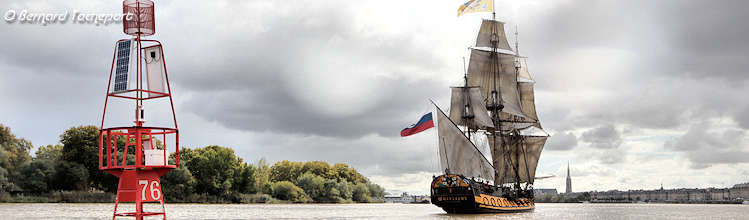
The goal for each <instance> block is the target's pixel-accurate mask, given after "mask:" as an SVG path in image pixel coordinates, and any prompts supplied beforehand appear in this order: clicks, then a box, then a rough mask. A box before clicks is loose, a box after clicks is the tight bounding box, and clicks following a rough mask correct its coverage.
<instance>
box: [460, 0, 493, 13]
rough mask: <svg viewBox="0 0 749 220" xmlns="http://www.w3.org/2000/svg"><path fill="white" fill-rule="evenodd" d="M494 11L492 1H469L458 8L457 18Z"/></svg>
mask: <svg viewBox="0 0 749 220" xmlns="http://www.w3.org/2000/svg"><path fill="white" fill-rule="evenodd" d="M491 11H494V0H469V1H468V2H466V3H465V4H462V5H460V7H459V8H458V16H461V15H463V14H465V13H473V12H491Z"/></svg>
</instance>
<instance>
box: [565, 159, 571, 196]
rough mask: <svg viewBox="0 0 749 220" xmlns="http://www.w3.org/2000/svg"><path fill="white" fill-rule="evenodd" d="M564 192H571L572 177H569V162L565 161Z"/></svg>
mask: <svg viewBox="0 0 749 220" xmlns="http://www.w3.org/2000/svg"><path fill="white" fill-rule="evenodd" d="M564 193H572V178H571V177H570V162H567V189H566V190H564Z"/></svg>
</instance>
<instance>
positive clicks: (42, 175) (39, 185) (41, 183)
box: [18, 160, 55, 194]
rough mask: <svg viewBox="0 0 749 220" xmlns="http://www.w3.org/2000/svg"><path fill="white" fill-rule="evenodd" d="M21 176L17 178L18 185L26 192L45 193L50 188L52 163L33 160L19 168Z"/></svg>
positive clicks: (53, 168)
mask: <svg viewBox="0 0 749 220" xmlns="http://www.w3.org/2000/svg"><path fill="white" fill-rule="evenodd" d="M21 173H23V175H22V176H21V177H20V178H19V181H18V182H19V185H20V186H21V188H23V190H24V191H26V192H31V193H37V194H38V193H46V192H49V190H50V188H51V186H52V179H53V175H54V173H55V166H54V164H53V162H52V161H48V160H35V161H32V162H31V163H27V164H25V165H24V166H23V167H22V168H21Z"/></svg>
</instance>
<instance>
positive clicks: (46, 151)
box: [34, 144, 62, 161]
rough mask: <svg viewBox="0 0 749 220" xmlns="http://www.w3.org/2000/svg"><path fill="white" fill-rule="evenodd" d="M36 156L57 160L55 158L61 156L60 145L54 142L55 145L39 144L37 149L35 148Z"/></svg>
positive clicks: (38, 158) (40, 158)
mask: <svg viewBox="0 0 749 220" xmlns="http://www.w3.org/2000/svg"><path fill="white" fill-rule="evenodd" d="M35 154H36V158H34V159H37V160H50V161H57V159H60V158H61V157H62V145H59V144H56V145H51V144H50V145H47V146H40V147H39V149H37V150H36V153H35Z"/></svg>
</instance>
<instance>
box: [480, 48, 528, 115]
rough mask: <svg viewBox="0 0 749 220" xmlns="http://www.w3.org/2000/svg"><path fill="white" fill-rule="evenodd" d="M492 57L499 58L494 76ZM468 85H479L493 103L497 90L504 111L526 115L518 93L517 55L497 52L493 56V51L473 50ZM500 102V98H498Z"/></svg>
mask: <svg viewBox="0 0 749 220" xmlns="http://www.w3.org/2000/svg"><path fill="white" fill-rule="evenodd" d="M491 59H497V61H498V62H497V64H498V65H497V67H496V68H497V70H498V71H496V72H497V74H498V76H496V77H495V76H494V73H495V71H493V67H492V62H491ZM468 85H469V86H477V87H479V89H480V90H481V94H482V96H483V97H484V98H485V99H486V100H487V102H486V103H492V91H493V90H496V91H497V92H498V95H500V96H501V97H497V98H498V99H499V98H501V101H502V103H501V104H503V105H504V108H503V109H502V111H503V112H506V113H510V114H513V115H517V116H521V117H526V116H525V114H523V111H522V108H521V106H520V95H519V94H518V86H517V77H516V75H515V56H514V55H507V54H499V53H498V54H497V57H496V58H492V56H491V52H488V51H482V50H476V49H473V50H471V59H470V63H469V64H468ZM497 101H498V102H499V100H497Z"/></svg>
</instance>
